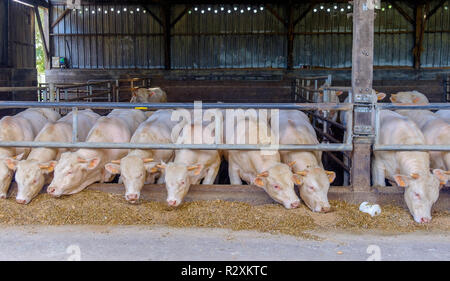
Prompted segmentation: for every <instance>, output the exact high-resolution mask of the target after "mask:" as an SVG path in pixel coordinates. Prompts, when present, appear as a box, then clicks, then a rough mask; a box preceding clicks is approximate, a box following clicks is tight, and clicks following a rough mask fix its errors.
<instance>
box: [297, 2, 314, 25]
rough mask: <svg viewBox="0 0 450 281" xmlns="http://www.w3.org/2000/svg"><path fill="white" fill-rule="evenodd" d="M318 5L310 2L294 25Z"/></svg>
mask: <svg viewBox="0 0 450 281" xmlns="http://www.w3.org/2000/svg"><path fill="white" fill-rule="evenodd" d="M315 5H316V3H311V4H309V6H308V8H307V9H306V10H305V11H304V12H303V13H302V14H301V15H300V16H299V17H298V18H297V19H296V20H295V21H294V27H295V26H296V25H297V24H298V23H299V22H300V21H301V20H302V19H304V18H305V17H306V15H307V14H308V13H309V12H311V10H312V9H313V8H314V6H315Z"/></svg>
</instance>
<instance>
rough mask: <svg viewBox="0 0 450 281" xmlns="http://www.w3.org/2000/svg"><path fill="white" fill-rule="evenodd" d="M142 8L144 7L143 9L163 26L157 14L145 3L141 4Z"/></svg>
mask: <svg viewBox="0 0 450 281" xmlns="http://www.w3.org/2000/svg"><path fill="white" fill-rule="evenodd" d="M142 8H144V10H146V11H147V13H149V14H150V16H151V17H152V18H153V19H154V20H156V21H157V22H158V23H159V25H160V26H163V22H162V20H161V19H160V18H159V17H158V16H157V15H155V13H153V12H152V11H151V10H150V8H149V7H148V6H147V5H142Z"/></svg>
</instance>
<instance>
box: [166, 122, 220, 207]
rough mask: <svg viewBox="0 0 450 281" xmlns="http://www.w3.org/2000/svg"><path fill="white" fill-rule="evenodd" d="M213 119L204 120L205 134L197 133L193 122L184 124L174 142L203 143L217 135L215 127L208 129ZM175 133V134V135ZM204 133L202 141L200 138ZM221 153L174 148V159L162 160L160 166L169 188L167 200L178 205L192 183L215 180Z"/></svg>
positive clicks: (203, 130)
mask: <svg viewBox="0 0 450 281" xmlns="http://www.w3.org/2000/svg"><path fill="white" fill-rule="evenodd" d="M211 124H212V125H214V123H209V122H203V124H202V125H198V126H201V129H202V135H197V134H196V133H195V128H194V125H193V124H191V123H188V124H185V125H184V126H183V127H182V129H181V133H180V134H179V136H178V137H177V139H176V140H175V139H174V138H173V139H172V141H173V142H174V143H180V144H201V143H208V142H205V140H206V139H208V138H214V136H215V130H214V129H209V128H211V127H210V125H211ZM176 135H177V134H176V133H175V134H173V137H176ZM199 137H202V141H200V140H199V139H198V138H199ZM220 162H221V155H220V153H219V151H217V150H191V149H180V150H177V151H176V152H175V158H174V160H173V162H170V163H168V164H166V163H161V164H160V165H158V168H160V169H163V170H164V173H165V176H164V177H165V182H166V189H167V203H168V204H169V206H173V207H176V206H178V205H179V204H180V203H181V202H182V200H183V198H184V197H185V196H186V194H187V192H188V191H189V187H190V186H191V185H192V184H200V182H201V181H202V179H203V181H202V184H213V183H214V180H215V178H216V176H217V173H218V172H219V167H220Z"/></svg>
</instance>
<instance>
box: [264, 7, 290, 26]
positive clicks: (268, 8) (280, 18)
mask: <svg viewBox="0 0 450 281" xmlns="http://www.w3.org/2000/svg"><path fill="white" fill-rule="evenodd" d="M264 6H265V7H266V9H267V10H268V11H269V12H270V13H271V14H272V15H273V16H274V17H276V18H277V19H278V20H279V21H280V22H281V23H282V24H283V25H284V26H285V27H288V24H287V21H286V20H285V19H284V18H283V17H282V16H280V14H278V12H277V11H275V9H274V8H272V7H271V6H270V5H268V4H266V5H264Z"/></svg>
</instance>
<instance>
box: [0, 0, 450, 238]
mask: <svg viewBox="0 0 450 281" xmlns="http://www.w3.org/2000/svg"><path fill="white" fill-rule="evenodd" d="M210 2H211V3H210ZM449 4H450V3H449V2H448V1H373V0H370V1H368V0H354V1H350V2H346V1H336V2H333V1H321V2H317V1H291V2H289V3H287V4H281V3H277V2H273V3H272V2H271V1H264V3H262V2H261V3H256V2H255V3H253V4H248V3H245V2H240V1H223V3H218V2H217V1H162V2H158V3H153V2H151V3H146V2H145V1H74V2H72V1H62V0H49V1H44V0H39V1H38V0H33V1H31V0H21V1H13V0H0V94H1V101H0V114H1V120H0V197H1V199H0V224H5V225H35V224H38V225H67V224H69V225H71V224H74V225H80V224H83V225H91V224H93V225H135V224H136V225H165V226H173V227H208V228H227V229H233V230H257V231H262V232H269V233H279V234H289V235H295V236H301V237H304V238H311V239H318V238H317V237H316V236H314V235H313V234H311V233H310V232H311V231H322V230H323V231H334V230H342V231H352V232H363V233H364V232H371V231H375V232H382V233H389V234H392V233H394V234H395V233H406V232H411V231H416V230H420V231H431V232H432V231H444V232H447V231H449V219H450V216H449V210H450V201H449V200H450V190H449V186H450V103H449V101H450V86H449V85H448V82H449V79H450V78H449V77H450V76H449V73H450V72H449V70H448V69H449V66H450V55H449V50H450V48H449V45H450V39H449V38H450V37H449V35H450V30H449V26H448V25H449V22H450V21H449V20H450V11H449V10H448V5H449ZM36 38H38V39H39V42H40V43H39V45H36V44H35V42H36ZM39 48H41V51H42V52H43V53H44V57H43V58H42V60H43V61H42V64H43V66H44V68H45V73H44V74H43V75H42V77H43V78H45V81H43V80H42V79H40V80H39V81H38V79H37V74H38V73H37V72H36V65H37V64H39V57H38V56H36V50H38V51H39ZM363 202H365V203H364V204H363V205H362V206H360V204H361V203H363Z"/></svg>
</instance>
